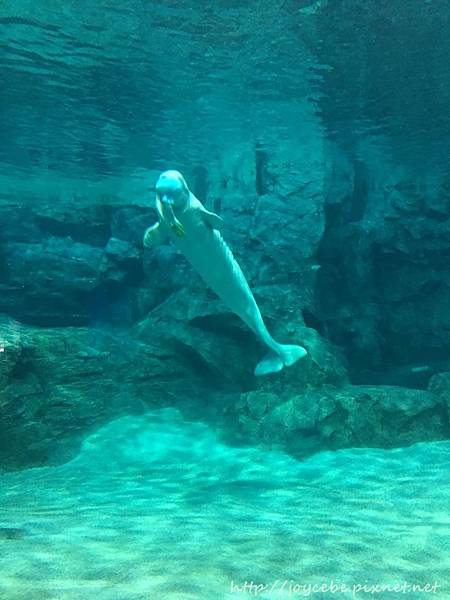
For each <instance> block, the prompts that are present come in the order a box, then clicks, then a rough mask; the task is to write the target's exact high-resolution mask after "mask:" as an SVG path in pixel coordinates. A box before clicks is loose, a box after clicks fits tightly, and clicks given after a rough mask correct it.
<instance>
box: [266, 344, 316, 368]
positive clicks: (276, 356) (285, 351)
mask: <svg viewBox="0 0 450 600" xmlns="http://www.w3.org/2000/svg"><path fill="white" fill-rule="evenodd" d="M307 354H308V353H307V351H306V350H305V348H303V346H295V345H292V344H278V348H277V351H276V352H269V354H268V355H267V356H265V357H264V358H263V359H262V360H260V361H259V363H258V364H257V365H256V367H255V375H258V376H260V375H269V374H270V373H278V371H281V369H283V367H289V366H291V365H293V364H294V363H296V362H297V361H298V360H300V359H301V358H303V357H304V356H306V355H307Z"/></svg>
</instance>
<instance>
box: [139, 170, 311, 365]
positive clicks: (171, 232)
mask: <svg viewBox="0 0 450 600" xmlns="http://www.w3.org/2000/svg"><path fill="white" fill-rule="evenodd" d="M156 211H157V213H158V222H157V223H155V224H154V225H152V226H151V227H149V228H148V229H147V230H146V231H145V233H144V246H145V247H146V248H151V247H154V246H155V245H157V244H159V243H162V242H164V241H166V240H167V238H170V239H171V240H172V241H173V243H174V244H175V245H176V247H177V248H178V249H179V250H180V251H181V252H182V253H183V254H184V256H185V257H186V258H187V260H188V261H189V262H190V263H191V265H192V266H193V267H194V269H195V270H196V271H197V272H198V273H199V274H200V276H201V277H202V279H203V280H204V281H205V283H206V284H207V285H208V286H209V287H210V288H211V289H212V290H213V291H214V292H215V293H216V294H217V295H218V296H219V298H221V300H222V301H223V303H224V304H225V305H226V306H227V307H228V308H229V309H230V310H231V311H233V312H234V313H235V314H236V315H238V316H239V317H240V318H241V319H242V320H243V321H244V323H246V324H247V325H248V327H250V329H251V330H252V331H253V332H254V333H255V334H256V336H257V337H258V338H259V340H260V341H261V342H262V343H263V344H264V345H265V346H266V347H267V348H268V350H269V352H268V354H267V356H265V357H264V358H263V359H262V360H261V361H260V362H259V363H258V364H257V365H256V367H255V371H254V372H255V375H267V374H269V373H276V372H278V371H281V370H282V369H283V368H284V367H287V366H290V365H293V364H294V363H295V362H297V361H298V360H299V359H300V358H303V357H304V356H306V354H307V352H306V350H305V348H303V346H297V345H293V344H292V345H290V344H279V343H278V342H276V341H275V340H274V339H273V337H272V336H271V335H270V333H269V332H268V330H267V327H266V325H265V323H264V320H263V318H262V316H261V311H260V310H259V308H258V305H257V303H256V300H255V298H254V296H253V293H252V291H251V289H250V286H249V284H248V282H247V280H246V278H245V276H244V273H243V272H242V269H241V267H240V266H239V264H238V262H237V260H236V259H235V258H234V256H233V253H232V252H231V250H230V248H229V247H228V245H227V243H226V242H225V240H224V239H223V237H222V234H221V230H222V229H223V225H224V221H223V219H222V218H221V217H220V216H219V215H216V214H215V213H213V212H210V211H209V210H207V209H206V208H205V207H204V206H203V204H202V203H201V202H200V200H198V198H196V197H195V196H194V194H193V193H192V192H191V191H190V189H189V187H188V185H187V183H186V180H185V178H184V177H183V175H182V174H181V173H180V172H179V171H173V170H171V171H164V172H163V173H161V175H160V176H159V179H158V181H157V183H156Z"/></svg>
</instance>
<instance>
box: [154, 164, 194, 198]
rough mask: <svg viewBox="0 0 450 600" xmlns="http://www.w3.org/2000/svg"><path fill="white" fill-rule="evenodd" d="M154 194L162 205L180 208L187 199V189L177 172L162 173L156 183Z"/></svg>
mask: <svg viewBox="0 0 450 600" xmlns="http://www.w3.org/2000/svg"><path fill="white" fill-rule="evenodd" d="M156 194H157V196H158V198H159V199H160V200H161V202H162V203H163V204H166V205H168V206H181V205H182V204H184V203H185V202H186V201H187V200H188V199H189V188H188V187H187V184H186V181H185V179H184V177H183V175H182V174H181V173H180V172H179V171H164V172H163V173H161V175H160V176H159V179H158V181H157V182H156Z"/></svg>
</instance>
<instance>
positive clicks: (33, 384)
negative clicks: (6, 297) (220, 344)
mask: <svg viewBox="0 0 450 600" xmlns="http://www.w3.org/2000/svg"><path fill="white" fill-rule="evenodd" d="M174 362H175V365H174V364H173V363H174ZM170 377H175V378H176V381H175V383H174V384H173V385H170ZM186 379H187V375H186V369H183V366H182V365H180V364H179V363H177V361H176V360H175V361H174V359H172V358H171V357H170V356H167V355H166V356H163V355H162V353H161V351H160V350H159V349H158V348H154V349H151V348H150V347H149V346H145V345H142V344H139V343H138V342H136V341H132V340H129V339H127V338H126V337H124V336H120V335H115V334H114V333H112V332H106V331H104V330H94V329H85V328H74V327H73V328H52V329H44V328H35V327H30V326H26V325H23V324H20V323H17V322H14V321H12V320H11V319H5V318H3V319H2V320H1V321H0V390H1V394H0V464H1V465H2V466H3V467H5V468H17V467H21V466H31V465H38V464H45V463H47V462H62V461H64V460H67V459H68V458H70V457H71V456H73V454H74V453H76V451H77V450H78V447H79V442H80V439H81V437H82V436H83V435H84V434H85V433H86V432H88V431H90V430H91V429H92V427H94V426H96V425H98V424H100V423H103V422H105V421H106V420H107V419H110V418H111V417H112V416H115V415H118V414H122V413H125V412H136V411H138V412H140V411H142V410H144V409H145V407H147V406H152V404H153V403H155V402H156V403H157V404H158V405H161V404H164V402H167V401H168V400H169V399H170V394H171V393H172V394H174V395H176V394H177V391H178V387H177V386H180V387H181V386H182V385H183V382H185V381H186Z"/></svg>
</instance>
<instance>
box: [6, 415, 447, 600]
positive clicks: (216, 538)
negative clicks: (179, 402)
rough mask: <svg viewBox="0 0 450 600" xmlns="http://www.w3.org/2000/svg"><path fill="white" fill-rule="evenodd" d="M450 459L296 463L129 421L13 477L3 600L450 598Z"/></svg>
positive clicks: (393, 455)
mask: <svg viewBox="0 0 450 600" xmlns="http://www.w3.org/2000/svg"><path fill="white" fill-rule="evenodd" d="M449 465H450V442H439V443H432V444H418V445H415V446H412V447H410V448H405V449H400V450H391V451H382V450H373V449H370V450H367V449H358V450H346V451H340V452H334V453H331V452H326V453H323V454H318V455H315V456H314V457H312V458H310V459H308V460H306V461H305V462H297V461H295V460H294V459H292V458H290V457H289V456H287V455H285V454H282V453H280V452H271V451H267V450H266V451H263V450H260V449H251V448H231V447H228V446H226V445H224V444H222V443H221V442H219V441H218V440H217V437H216V436H215V434H214V433H213V432H212V431H211V430H210V429H209V428H208V427H207V426H206V425H203V424H198V423H190V422H186V421H184V420H183V419H182V418H181V416H180V415H179V414H178V413H177V412H176V411H174V410H163V411H158V412H154V413H149V414H147V415H145V416H129V417H123V418H121V419H118V420H116V421H113V422H111V423H109V424H108V425H106V426H105V427H103V428H101V429H99V430H98V431H97V432H96V433H95V434H94V435H91V436H90V437H89V438H88V439H87V440H86V441H85V442H84V444H83V447H82V450H81V452H80V453H79V455H78V456H77V458H76V459H75V460H73V461H71V462H70V463H67V464H65V465H63V466H58V467H46V468H40V469H29V470H26V471H22V472H18V473H9V474H4V475H1V476H0V598H1V600H91V599H92V600H94V599H95V600H128V599H129V600H203V599H205V600H215V599H226V600H238V599H242V598H255V597H256V598H258V599H259V600H267V599H278V598H279V599H282V598H306V597H309V598H314V599H315V600H319V599H320V600H323V599H327V600H328V599H330V598H336V599H338V600H341V599H342V600H343V599H344V598H345V599H346V598H378V599H380V600H386V599H391V598H392V599H393V598H439V600H441V599H442V600H444V599H448V598H450V466H449ZM413 585H416V586H420V587H419V588H415V589H414V588H413V587H412V586H413ZM333 586H334V587H333ZM364 586H365V587H364ZM374 586H378V587H374ZM387 586H390V587H387ZM395 586H397V587H395Z"/></svg>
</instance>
